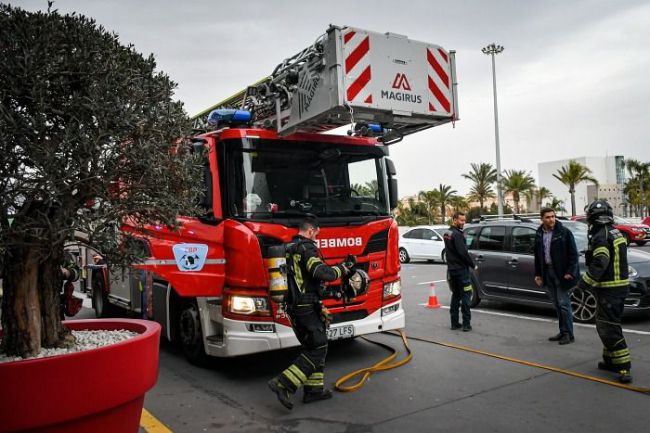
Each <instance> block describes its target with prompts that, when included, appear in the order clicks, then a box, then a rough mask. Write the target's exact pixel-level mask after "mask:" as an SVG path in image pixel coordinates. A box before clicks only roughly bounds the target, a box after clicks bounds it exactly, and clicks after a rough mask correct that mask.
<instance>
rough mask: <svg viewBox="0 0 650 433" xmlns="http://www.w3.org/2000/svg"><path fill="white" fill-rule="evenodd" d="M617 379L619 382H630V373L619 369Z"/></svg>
mask: <svg viewBox="0 0 650 433" xmlns="http://www.w3.org/2000/svg"><path fill="white" fill-rule="evenodd" d="M618 381H619V382H621V383H630V382H632V375H631V374H630V372H629V370H620V371H619V372H618Z"/></svg>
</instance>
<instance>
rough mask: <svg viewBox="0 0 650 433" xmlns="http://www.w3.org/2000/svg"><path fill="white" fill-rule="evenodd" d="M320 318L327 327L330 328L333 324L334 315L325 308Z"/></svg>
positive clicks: (321, 311) (322, 308)
mask: <svg viewBox="0 0 650 433" xmlns="http://www.w3.org/2000/svg"><path fill="white" fill-rule="evenodd" d="M320 317H321V319H322V320H323V323H325V326H326V327H329V326H330V323H331V322H332V315H331V314H330V311H329V310H328V309H327V308H325V307H321V310H320Z"/></svg>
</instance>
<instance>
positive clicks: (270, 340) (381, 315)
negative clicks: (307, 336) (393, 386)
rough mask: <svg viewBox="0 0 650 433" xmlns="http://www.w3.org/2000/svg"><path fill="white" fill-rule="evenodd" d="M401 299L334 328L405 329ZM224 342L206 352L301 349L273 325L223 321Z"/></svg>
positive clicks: (225, 354) (293, 338)
mask: <svg viewBox="0 0 650 433" xmlns="http://www.w3.org/2000/svg"><path fill="white" fill-rule="evenodd" d="M405 322H406V320H405V314H404V309H403V308H402V300H401V299H398V300H396V301H395V302H393V303H390V304H387V305H385V306H383V307H382V308H380V309H378V310H377V311H375V312H373V313H372V314H370V315H368V316H366V317H365V318H363V319H360V320H354V321H350V322H341V323H337V324H336V325H332V327H337V328H338V327H345V326H350V325H351V326H352V327H353V329H354V333H353V336H355V337H356V336H359V335H366V334H373V333H376V332H382V331H391V330H394V329H402V328H404V326H405ZM223 330H224V331H223V339H222V340H221V341H219V342H218V344H214V343H211V342H209V341H206V342H205V343H206V352H207V353H208V354H209V355H212V356H216V357H233V356H240V355H248V354H252V353H259V352H266V351H270V350H277V349H285V348H288V347H295V346H299V345H300V343H299V342H298V339H297V338H296V335H295V334H294V332H293V329H292V328H291V327H289V326H285V325H280V324H278V323H271V322H245V321H238V320H231V319H226V318H224V319H223Z"/></svg>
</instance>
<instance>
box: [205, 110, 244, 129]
mask: <svg viewBox="0 0 650 433" xmlns="http://www.w3.org/2000/svg"><path fill="white" fill-rule="evenodd" d="M251 117H252V116H251V112H250V111H246V110H234V109H230V108H220V109H217V110H212V111H211V112H210V114H209V115H208V124H210V125H212V126H218V125H219V124H223V123H247V122H250V120H251Z"/></svg>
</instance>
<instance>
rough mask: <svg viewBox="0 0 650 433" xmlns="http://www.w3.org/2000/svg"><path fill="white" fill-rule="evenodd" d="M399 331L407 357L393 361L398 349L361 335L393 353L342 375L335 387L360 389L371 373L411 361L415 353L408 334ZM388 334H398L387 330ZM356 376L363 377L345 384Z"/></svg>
mask: <svg viewBox="0 0 650 433" xmlns="http://www.w3.org/2000/svg"><path fill="white" fill-rule="evenodd" d="M397 332H399V335H401V337H402V341H403V342H404V347H405V348H406V351H407V352H408V355H407V356H406V358H404V359H402V360H399V361H396V362H392V361H393V360H394V359H395V358H396V357H397V351H396V350H395V349H393V348H392V347H390V346H389V345H387V344H384V343H380V342H378V341H372V340H369V339H367V338H366V337H361V338H363V339H364V340H366V341H368V342H370V343H372V344H376V345H377V346H381V347H383V348H384V349H386V350H388V351H390V352H392V353H391V354H390V355H389V356H388V357H387V358H384V359H383V360H381V361H379V362H378V363H376V364H375V365H373V366H371V367H366V368H362V369H360V370H355V371H353V372H352V373H350V374H346V375H345V376H343V377H340V378H339V379H338V380H337V381H336V383H335V384H334V389H336V390H337V391H339V392H354V391H358V390H359V389H361V387H362V386H363V385H365V383H366V381H367V380H368V378H369V377H370V375H371V374H372V373H376V372H378V371H386V370H390V369H392V368H397V367H401V366H402V365H404V364H406V363H407V362H409V361H410V360H411V358H413V353H411V347H410V346H409V343H408V340H407V339H406V334H405V333H404V331H402V330H401V329H400V330H399V331H397ZM386 334H391V335H398V334H395V333H392V332H390V333H389V332H386ZM355 376H361V378H360V379H359V380H358V381H357V382H356V383H355V384H354V385H350V386H343V384H344V383H345V382H348V381H349V380H350V379H352V378H353V377H355Z"/></svg>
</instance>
